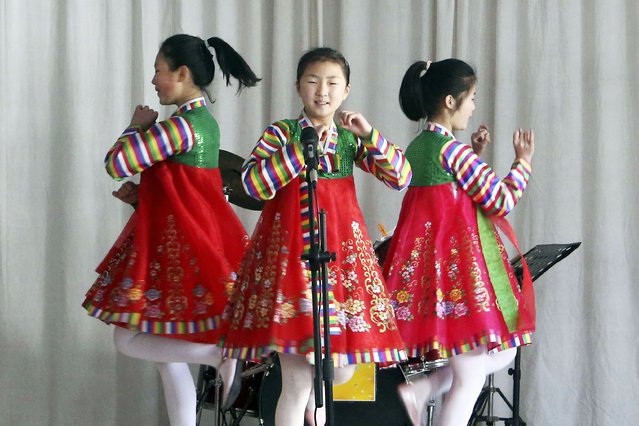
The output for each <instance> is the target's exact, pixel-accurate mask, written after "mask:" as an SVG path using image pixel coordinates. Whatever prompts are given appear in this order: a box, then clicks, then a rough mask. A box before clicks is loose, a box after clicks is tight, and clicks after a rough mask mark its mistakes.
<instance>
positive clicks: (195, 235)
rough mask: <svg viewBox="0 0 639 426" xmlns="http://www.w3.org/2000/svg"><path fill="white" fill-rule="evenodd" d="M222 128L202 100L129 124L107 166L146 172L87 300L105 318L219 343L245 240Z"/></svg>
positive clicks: (116, 174)
mask: <svg viewBox="0 0 639 426" xmlns="http://www.w3.org/2000/svg"><path fill="white" fill-rule="evenodd" d="M219 141H220V133H219V128H218V125H217V122H216V120H215V118H213V116H212V115H211V114H210V112H209V111H208V109H207V108H206V102H205V100H204V98H198V99H194V100H192V101H189V102H187V103H186V104H184V105H182V106H181V107H180V108H179V109H178V110H177V112H176V113H175V114H174V115H173V116H172V117H171V118H169V119H167V120H165V121H162V122H160V123H155V124H154V125H153V126H151V128H150V129H149V130H147V131H146V132H145V131H142V130H141V129H140V128H139V127H136V126H133V127H129V128H128V129H126V130H125V131H124V133H123V134H122V136H120V138H119V139H118V141H117V142H116V143H115V145H114V146H113V147H112V148H111V150H110V151H109V152H108V153H107V156H106V159H105V164H106V169H107V172H108V173H109V174H110V175H111V176H112V177H113V178H115V179H121V178H124V177H127V176H132V175H134V174H136V173H140V172H142V175H141V180H140V185H139V187H138V199H139V201H138V207H137V209H136V211H135V212H134V213H133V216H132V217H131V219H130V220H129V222H128V224H127V225H126V227H125V228H124V230H123V231H122V234H121V235H120V237H119V238H118V240H117V241H116V243H115V245H114V246H113V247H112V248H111V250H110V251H109V253H108V254H107V256H106V258H105V259H104V260H103V261H102V263H101V264H100V266H99V267H98V268H97V272H98V273H99V274H100V275H99V277H98V279H97V280H96V282H95V283H94V284H93V286H92V287H91V288H90V289H89V291H88V293H87V295H86V299H85V301H84V303H83V306H84V308H85V309H86V310H87V311H88V313H89V314H90V315H92V316H94V317H96V318H99V319H101V320H102V321H104V322H106V323H108V324H115V325H117V326H121V327H126V328H129V329H131V330H137V331H141V332H146V333H153V334H157V335H162V336H166V337H175V338H179V339H183V340H189V341H194V342H210V343H217V341H218V339H219V327H218V325H219V322H220V316H221V314H222V311H223V310H224V307H225V306H226V304H227V302H228V292H229V290H230V289H231V288H232V285H233V282H234V281H235V278H236V272H237V268H238V267H239V263H240V261H241V259H242V255H243V253H244V251H245V249H246V246H247V244H248V236H247V235H246V232H245V231H244V228H243V227H242V224H241V223H240V221H239V220H238V219H237V217H236V215H235V213H234V212H233V210H232V208H231V207H230V205H229V204H228V202H227V201H226V199H225V197H224V194H223V191H222V179H221V175H220V170H219V168H218V154H219V146H220V142H219Z"/></svg>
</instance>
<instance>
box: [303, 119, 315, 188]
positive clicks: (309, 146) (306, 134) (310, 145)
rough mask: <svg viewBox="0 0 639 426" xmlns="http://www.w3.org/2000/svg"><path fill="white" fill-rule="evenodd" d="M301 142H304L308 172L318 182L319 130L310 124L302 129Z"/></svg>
mask: <svg viewBox="0 0 639 426" xmlns="http://www.w3.org/2000/svg"><path fill="white" fill-rule="evenodd" d="M300 142H301V143H302V149H303V150H304V162H305V163H306V172H307V173H310V177H311V182H317V165H318V159H317V144H318V142H319V137H318V136H317V131H315V128H313V127H312V126H308V127H305V128H303V129H302V135H301V136H300Z"/></svg>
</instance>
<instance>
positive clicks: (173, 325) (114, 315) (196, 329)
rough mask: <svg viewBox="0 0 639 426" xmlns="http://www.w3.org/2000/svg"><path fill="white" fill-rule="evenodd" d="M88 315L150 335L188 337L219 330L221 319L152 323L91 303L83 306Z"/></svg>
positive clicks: (134, 314)
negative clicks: (103, 308) (188, 335)
mask: <svg viewBox="0 0 639 426" xmlns="http://www.w3.org/2000/svg"><path fill="white" fill-rule="evenodd" d="M82 306H83V307H84V309H86V311H87V313H88V314H89V315H90V316H92V317H94V318H97V319H99V320H100V321H102V322H104V323H106V324H118V325H126V326H127V328H128V329H130V330H134V331H140V332H143V333H150V334H170V335H187V334H198V333H204V332H207V331H213V330H216V329H218V328H219V326H220V322H221V318H220V317H219V316H217V317H210V318H205V319H201V320H194V321H152V320H142V319H141V314H139V313H135V312H109V311H104V310H102V309H100V308H98V307H96V306H93V305H92V304H91V303H90V302H85V303H84V304H83V305H82Z"/></svg>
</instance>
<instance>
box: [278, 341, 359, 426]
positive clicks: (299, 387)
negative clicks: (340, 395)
mask: <svg viewBox="0 0 639 426" xmlns="http://www.w3.org/2000/svg"><path fill="white" fill-rule="evenodd" d="M278 355H279V359H280V366H281V368H282V393H281V394H280V397H279V399H278V401H277V408H276V409H275V426H289V425H291V426H300V425H303V424H304V419H305V418H306V421H307V422H308V423H309V424H311V425H314V424H315V420H314V418H315V417H316V418H317V426H323V425H324V423H325V422H326V412H325V407H322V408H319V409H318V410H317V415H315V414H316V413H315V392H314V387H313V377H314V375H313V369H314V367H313V366H312V365H310V364H309V363H308V361H307V360H306V357H305V356H303V355H293V354H284V353H280V354H278ZM355 367H356V366H355V365H348V366H345V367H340V368H335V369H334V380H333V383H335V384H341V383H345V382H347V381H348V380H350V378H351V377H352V376H353V373H354V372H355Z"/></svg>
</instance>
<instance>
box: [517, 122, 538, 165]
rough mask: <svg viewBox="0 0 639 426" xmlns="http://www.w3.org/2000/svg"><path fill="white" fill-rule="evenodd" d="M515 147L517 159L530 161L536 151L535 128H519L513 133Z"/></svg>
mask: <svg viewBox="0 0 639 426" xmlns="http://www.w3.org/2000/svg"><path fill="white" fill-rule="evenodd" d="M513 147H514V148H515V157H516V159H518V158H521V159H523V160H526V161H527V162H528V163H530V162H531V161H532V157H533V153H534V152H535V133H534V132H533V130H532V129H530V130H523V129H517V130H516V131H515V133H514V134H513Z"/></svg>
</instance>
